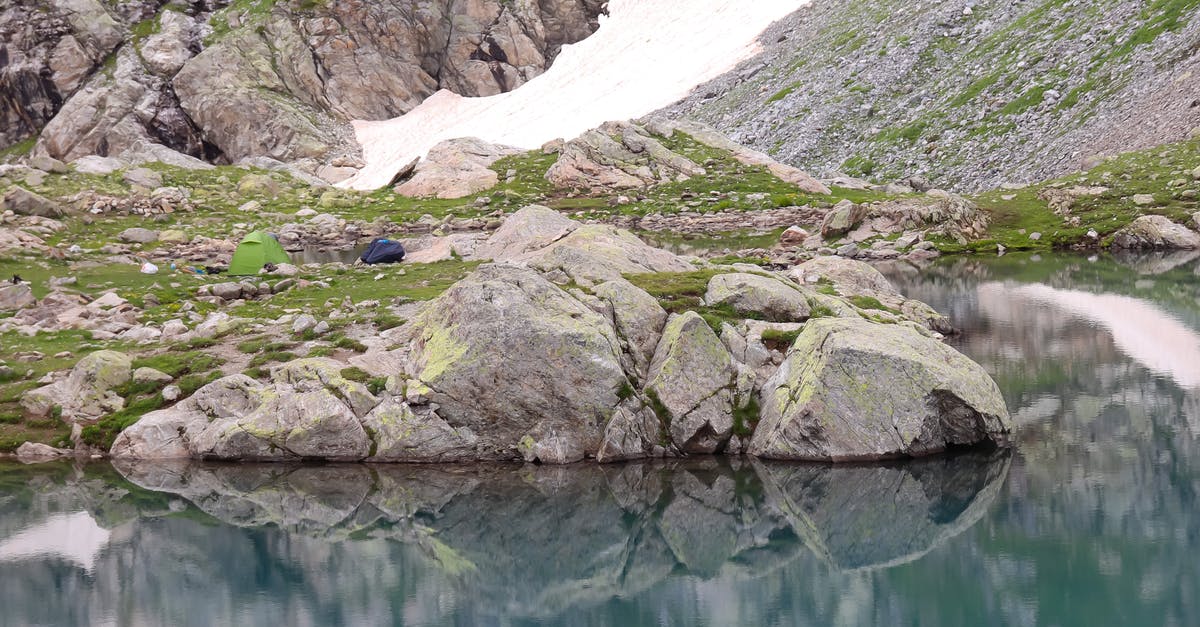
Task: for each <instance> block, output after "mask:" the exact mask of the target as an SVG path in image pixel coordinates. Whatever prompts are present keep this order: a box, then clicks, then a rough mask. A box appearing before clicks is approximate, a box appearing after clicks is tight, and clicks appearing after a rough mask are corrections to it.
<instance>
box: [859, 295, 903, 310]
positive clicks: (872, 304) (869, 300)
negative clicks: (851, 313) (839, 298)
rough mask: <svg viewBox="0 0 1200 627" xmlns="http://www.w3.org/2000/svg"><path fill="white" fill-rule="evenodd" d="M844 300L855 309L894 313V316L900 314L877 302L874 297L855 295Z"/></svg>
mask: <svg viewBox="0 0 1200 627" xmlns="http://www.w3.org/2000/svg"><path fill="white" fill-rule="evenodd" d="M846 300H848V301H850V303H851V304H852V305H854V306H855V307H858V308H859V309H873V310H876V311H886V312H888V313H894V314H898V313H900V312H898V311H896V310H895V309H892V308H891V307H888V306H887V305H884V304H883V303H881V302H879V299H878V298H875V297H874V296H862V295H856V296H851V297H849V298H847V299H846Z"/></svg>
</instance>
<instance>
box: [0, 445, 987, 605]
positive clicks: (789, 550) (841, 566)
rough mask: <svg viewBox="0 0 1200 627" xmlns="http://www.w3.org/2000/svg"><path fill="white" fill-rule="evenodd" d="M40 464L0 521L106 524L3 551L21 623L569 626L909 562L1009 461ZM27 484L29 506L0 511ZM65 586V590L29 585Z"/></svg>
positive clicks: (29, 528)
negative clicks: (709, 589)
mask: <svg viewBox="0 0 1200 627" xmlns="http://www.w3.org/2000/svg"><path fill="white" fill-rule="evenodd" d="M55 466H57V465H53V466H51V467H39V468H35V469H28V468H22V469H19V470H14V469H10V468H4V469H3V470H4V471H5V472H6V473H12V472H18V473H20V475H21V476H23V477H25V478H26V481H29V482H34V483H42V484H43V486H44V488H45V489H43V490H40V491H37V492H24V493H22V492H20V491H16V492H13V491H9V492H6V493H5V494H4V496H3V497H0V498H4V499H6V501H5V502H6V505H4V506H3V507H4V512H5V516H6V517H8V518H9V519H10V520H11V519H12V517H13V516H20V515H21V514H22V513H24V514H25V515H26V520H25V524H24V530H22V531H18V532H17V534H16V536H15V538H20V537H24V536H26V535H27V534H28V533H31V532H36V533H40V531H36V530H41V529H45V528H46V527H47V525H48V524H56V523H52V522H51V521H55V520H59V519H61V517H62V516H63V515H62V514H50V515H49V516H45V517H43V516H44V514H45V512H46V511H48V510H49V509H53V508H51V507H47V506H45V503H46V502H48V501H53V502H55V503H57V504H59V505H63V506H67V507H72V506H74V507H82V508H84V509H82V510H79V511H75V512H72V513H69V514H66V515H67V516H71V517H88V518H89V519H92V520H104V521H106V523H107V525H109V528H108V529H107V530H106V533H108V534H109V538H108V541H107V542H105V543H102V544H103V546H102V547H101V548H99V550H98V551H97V552H98V557H97V558H96V559H95V560H94V562H95V567H94V568H92V569H88V568H83V567H81V565H80V563H79V562H78V560H76V559H74V558H68V559H63V556H62V555H61V554H60V552H59V551H57V550H55V549H53V548H51V550H46V551H43V552H40V553H36V552H30V551H25V552H19V553H14V554H10V555H5V556H4V557H0V602H2V603H3V606H4V607H5V613H6V614H8V616H7V619H8V620H14V621H15V622H16V623H31V622H50V623H55V624H82V623H86V622H92V621H93V620H94V619H96V618H97V617H98V616H106V617H110V618H116V619H117V621H118V622H122V623H124V622H131V623H138V622H146V623H163V622H167V623H175V622H178V621H181V620H182V621H184V622H190V623H193V624H214V623H228V622H230V621H231V620H234V619H236V622H243V620H242V617H244V616H252V617H254V618H253V620H254V621H255V622H257V621H258V620H259V619H262V620H277V619H282V620H287V621H288V622H289V623H291V622H294V621H299V623H300V624H353V623H359V622H367V623H372V624H389V623H397V624H398V623H411V624H445V623H453V622H459V623H464V624H476V623H479V622H483V623H495V622H500V623H506V622H509V621H510V620H514V619H539V620H555V621H563V622H567V623H571V624H575V617H579V616H584V615H587V614H588V613H590V612H594V611H597V609H598V608H609V606H610V605H611V604H613V603H616V604H618V605H620V604H621V603H624V602H628V600H634V599H637V600H641V601H648V600H652V599H654V598H655V595H654V593H653V592H652V591H654V590H656V589H660V588H662V587H663V586H664V585H665V584H668V583H669V582H671V581H678V580H682V581H687V582H691V583H692V584H693V585H695V586H700V587H703V586H705V585H707V584H705V582H708V581H724V582H727V583H728V582H738V581H753V580H761V579H762V578H763V577H768V576H770V575H771V574H772V573H775V572H776V571H778V570H780V569H786V568H789V567H790V566H791V565H793V564H794V563H796V562H798V561H799V562H805V563H809V564H823V565H824V566H823V567H824V568H828V569H831V572H838V571H845V572H847V573H850V572H856V571H863V572H865V571H870V570H873V569H880V568H885V567H889V566H894V565H897V564H903V563H907V562H910V561H913V560H915V559H917V558H918V557H920V556H921V555H924V554H926V553H928V552H929V551H931V550H934V549H935V548H936V547H938V546H940V545H942V544H944V543H945V542H947V541H948V540H950V539H951V538H953V537H954V536H956V535H958V534H960V533H962V532H963V531H964V530H966V529H968V528H969V527H970V526H971V525H973V524H975V523H976V522H978V520H979V519H980V517H981V516H982V515H983V513H984V512H985V511H987V509H988V507H989V506H990V505H991V504H992V502H993V501H994V499H995V498H996V496H997V494H998V493H999V490H1000V486H1001V485H1002V484H1003V482H1004V479H1005V476H1006V475H1007V473H1008V469H1009V457H1008V454H1007V453H1004V452H998V453H995V454H991V455H981V454H974V455H968V456H960V457H955V458H952V459H943V460H927V461H923V462H919V463H911V464H902V465H895V466H882V467H880V466H876V467H855V468H829V467H824V466H812V465H792V464H764V463H759V462H751V461H747V460H717V459H711V460H703V461H692V462H687V463H682V462H678V463H634V464H628V465H619V466H604V467H597V466H580V467H568V468H558V467H556V468H545V467H533V466H464V467H412V466H401V467H393V466H378V467H368V466H294V467H287V466H278V465H275V466H239V465H191V464H182V465H166V466H164V465H161V464H136V465H135V464H124V465H121V466H119V467H118V468H117V470H118V471H119V473H120V474H119V475H111V474H110V475H105V469H107V468H108V467H107V466H89V467H87V468H85V469H82V470H72V471H70V472H65V473H64V472H63V471H62V470H61V469H60V468H57V467H55ZM56 476H57V477H59V479H57V480H61V481H62V483H53V481H55V480H56V479H52V478H53V477H56ZM97 479H99V480H102V481H105V482H107V483H109V485H110V487H111V488H115V489H110V491H109V494H110V495H111V497H112V498H113V499H114V500H113V501H112V502H101V501H97V500H96V499H94V498H92V497H88V498H84V496H83V493H82V489H81V487H80V485H79V484H80V483H81V482H83V483H87V482H94V481H96V480H97ZM75 498H78V499H81V500H78V501H73V499H75ZM21 499H27V500H28V505H27V506H26V507H24V508H16V509H14V508H12V507H10V505H11V503H12V501H13V500H17V501H19V500H21ZM39 503H40V504H41V505H39ZM117 510H120V511H122V512H123V514H122V515H121V516H118V517H117V518H111V517H105V516H104V515H102V514H101V513H100V512H112V511H117ZM35 545H37V543H31V544H29V545H28V546H31V547H32V546H35ZM38 546H40V545H38ZM64 582H66V583H65V585H66V586H67V587H68V588H69V589H71V590H72V592H73V594H74V595H76V598H73V599H72V600H71V601H70V602H65V603H63V604H60V605H56V606H54V607H46V606H45V604H43V603H41V602H40V601H39V600H38V595H37V592H36V591H37V590H39V589H46V588H44V587H47V586H50V587H52V586H61V585H64ZM623 600H625V601H623ZM674 603H675V601H671V604H674ZM779 605H780V601H778V600H777V601H775V602H774V606H775V607H778V606H779ZM609 609H612V608H609ZM627 609H628V608H627ZM766 609H767V608H764V610H763V611H765V610H766ZM674 611H677V612H681V613H682V614H681V615H688V614H694V612H695V608H692V607H689V606H688V605H687V604H685V603H684V604H680V605H678V607H677V608H675V610H674ZM451 619H452V620H451ZM600 622H604V621H600Z"/></svg>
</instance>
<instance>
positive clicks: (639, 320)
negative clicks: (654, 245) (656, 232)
mask: <svg viewBox="0 0 1200 627" xmlns="http://www.w3.org/2000/svg"><path fill="white" fill-rule="evenodd" d="M592 295H593V296H595V297H596V298H597V299H599V300H600V302H601V303H602V305H603V307H604V310H605V313H606V314H607V315H609V316H611V317H612V321H613V326H614V327H615V328H616V330H617V336H618V337H620V338H621V345H622V348H623V352H624V353H625V354H628V355H629V356H630V357H631V358H632V360H633V370H635V371H636V372H637V373H638V375H639V376H645V374H646V373H647V372H648V371H649V369H650V361H651V360H652V359H654V352H655V350H656V348H657V346H658V340H659V338H660V337H661V336H662V331H663V327H664V326H665V325H666V323H667V312H666V311H664V310H663V308H662V305H660V304H659V303H658V301H657V300H655V298H654V297H653V296H651V295H649V294H647V293H646V291H645V290H643V289H641V288H639V287H637V286H635V285H633V284H632V283H630V282H629V281H626V280H624V279H616V280H612V281H606V282H604V283H601V284H600V285H597V286H596V287H594V288H592Z"/></svg>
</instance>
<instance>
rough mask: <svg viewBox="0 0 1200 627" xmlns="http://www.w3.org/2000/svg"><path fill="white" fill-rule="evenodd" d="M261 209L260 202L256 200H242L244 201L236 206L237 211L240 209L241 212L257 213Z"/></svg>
mask: <svg viewBox="0 0 1200 627" xmlns="http://www.w3.org/2000/svg"><path fill="white" fill-rule="evenodd" d="M261 209H262V203H261V202H258V201H257V200H251V201H249V202H244V203H242V205H241V206H240V207H238V211H241V212H243V213H258V212H259V211H260V210H261Z"/></svg>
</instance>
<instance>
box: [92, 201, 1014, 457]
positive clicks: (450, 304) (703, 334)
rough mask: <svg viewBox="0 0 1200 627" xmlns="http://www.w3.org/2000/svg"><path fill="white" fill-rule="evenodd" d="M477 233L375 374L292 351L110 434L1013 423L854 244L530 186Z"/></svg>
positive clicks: (330, 452)
mask: <svg viewBox="0 0 1200 627" xmlns="http://www.w3.org/2000/svg"><path fill="white" fill-rule="evenodd" d="M480 251H481V252H482V253H485V254H486V256H487V257H488V258H490V259H491V260H492V262H491V263H487V264H484V265H482V266H480V267H479V268H478V269H477V270H476V271H475V272H474V273H473V274H471V275H469V276H467V277H466V278H465V279H463V280H461V281H460V282H458V283H457V284H455V285H453V286H451V287H450V288H449V289H448V290H447V291H445V292H444V293H442V294H441V295H440V296H438V297H437V298H435V299H433V300H432V301H429V302H428V303H426V304H425V305H424V306H423V308H422V309H421V311H420V313H419V314H418V315H416V316H415V317H413V318H412V319H411V320H410V321H409V322H407V323H406V324H404V325H403V326H401V327H398V328H396V329H392V330H390V331H387V332H385V335H386V336H387V338H386V339H387V340H388V341H389V343H390V345H391V346H393V347H395V348H393V349H392V350H390V351H389V353H390V354H388V355H387V360H386V362H385V363H388V364H395V365H394V366H392V369H393V370H394V371H392V372H389V376H388V377H387V382H386V386H383V389H378V386H376V388H375V392H377V393H372V390H370V389H368V388H367V387H366V386H364V385H363V384H362V383H359V382H356V381H352V380H348V379H346V378H345V377H343V376H342V374H341V370H342V368H343V367H344V364H341V363H339V362H336V361H333V360H331V359H327V358H315V359H301V360H297V361H293V362H291V363H287V364H284V365H282V366H279V367H277V368H275V369H274V370H273V371H272V372H271V377H270V380H269V381H265V382H264V381H259V380H255V379H251V378H249V377H246V376H244V375H234V376H230V377H225V378H223V379H219V380H217V381H215V382H213V383H211V384H209V385H207V386H205V387H203V388H200V389H199V390H198V391H197V392H196V393H195V394H194V395H193V396H191V397H190V398H187V399H184V400H182V401H181V402H179V403H177V404H176V405H174V406H172V407H169V408H167V409H162V410H159V411H155V412H152V413H149V414H146V415H145V416H143V417H142V418H141V420H139V421H138V422H137V423H135V424H133V425H132V426H130V427H129V428H128V429H126V430H125V431H124V432H123V433H121V434H120V436H118V438H117V440H116V442H115V443H114V444H113V447H112V449H111V455H112V456H113V457H115V458H131V459H166V458H199V459H218V460H270V461H288V460H303V459H320V460H331V461H362V460H365V461H373V462H451V461H481V460H488V461H505V460H521V459H523V460H525V461H529V462H541V463H548V464H565V463H572V462H578V461H582V460H587V459H591V460H595V461H598V462H609V461H617V460H630V459H640V458H650V457H669V456H683V455H692V454H713V453H726V454H741V453H748V454H750V455H754V456H758V457H763V458H771V459H788V460H809V461H849V460H879V459H889V458H901V457H918V456H925V455H930V454H934V453H938V452H941V451H945V450H946V449H948V448H951V447H957V446H967V445H977V444H990V445H998V446H1004V445H1007V443H1008V442H1009V440H1010V437H1011V429H1012V423H1011V420H1010V418H1009V415H1008V412H1007V410H1006V408H1005V404H1004V401H1003V399H1002V397H1001V395H1000V391H999V389H998V388H997V386H996V384H995V382H993V381H992V379H991V378H990V377H989V376H988V374H987V373H986V372H985V371H984V370H983V368H982V367H980V366H979V365H978V364H975V363H974V362H972V361H971V360H969V359H968V358H966V357H965V356H963V355H961V354H960V353H958V352H956V351H955V350H954V349H952V348H950V347H948V346H947V345H945V344H943V343H942V342H941V341H940V339H941V338H942V335H941V334H942V333H943V332H949V331H951V327H950V326H949V324H948V322H947V321H946V320H945V318H943V317H941V316H939V315H937V314H936V312H933V310H932V309H931V308H929V307H928V306H927V305H924V304H923V303H919V302H917V301H910V300H906V299H904V297H903V296H901V295H900V294H899V293H898V292H896V290H895V289H894V288H893V287H892V286H891V285H890V284H888V282H887V281H886V279H884V278H883V277H882V276H881V275H879V273H878V272H877V271H875V270H874V269H873V268H871V267H870V266H868V265H866V264H863V263H862V262H858V261H853V260H848V259H836V258H833V259H818V260H815V261H812V262H808V263H806V264H801V265H799V266H796V267H794V268H792V269H790V270H789V271H788V272H787V273H776V272H770V271H767V270H765V269H763V268H760V267H757V266H749V265H733V266H713V265H705V264H703V263H702V262H699V260H695V259H689V258H685V257H680V256H677V255H674V254H672V253H670V252H668V251H665V250H661V249H657V248H653V247H650V246H648V245H646V244H645V243H643V242H641V240H639V239H637V238H636V237H634V236H633V235H632V234H630V233H629V232H627V231H622V230H620V229H617V228H614V227H608V226H595V225H590V226H585V225H580V224H578V223H576V222H573V221H571V220H569V219H567V218H565V217H562V216H561V215H558V214H556V213H554V212H552V211H551V210H549V209H545V208H542V207H529V208H526V209H524V210H522V211H521V212H518V213H517V214H515V215H514V216H512V217H511V218H510V219H509V220H508V221H507V222H506V223H505V224H504V226H503V227H502V228H501V229H500V230H498V231H497V232H496V233H494V234H493V235H492V236H491V237H490V238H489V239H488V240H487V241H486V242H485V243H484V244H483V245H481V246H480ZM647 276H651V277H652V278H653V280H652V281H650V282H647V281H646V277H647ZM680 277H688V278H690V279H692V280H699V281H707V291H706V293H705V294H704V297H703V299H702V300H701V301H700V303H699V305H694V306H687V307H683V306H679V302H680V301H673V300H671V299H670V298H669V297H666V296H664V294H667V292H668V291H669V290H659V289H658V288H651V291H653V292H654V293H655V294H657V296H656V295H652V294H651V291H647V290H645V289H642V288H641V287H638V286H637V285H635V284H634V282H633V281H631V280H629V279H635V280H637V281H638V284H640V285H652V284H660V283H661V284H664V285H665V284H670V283H671V282H672V281H675V280H679V279H680ZM697 277H699V278H698V279H697ZM664 305H665V307H664Z"/></svg>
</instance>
